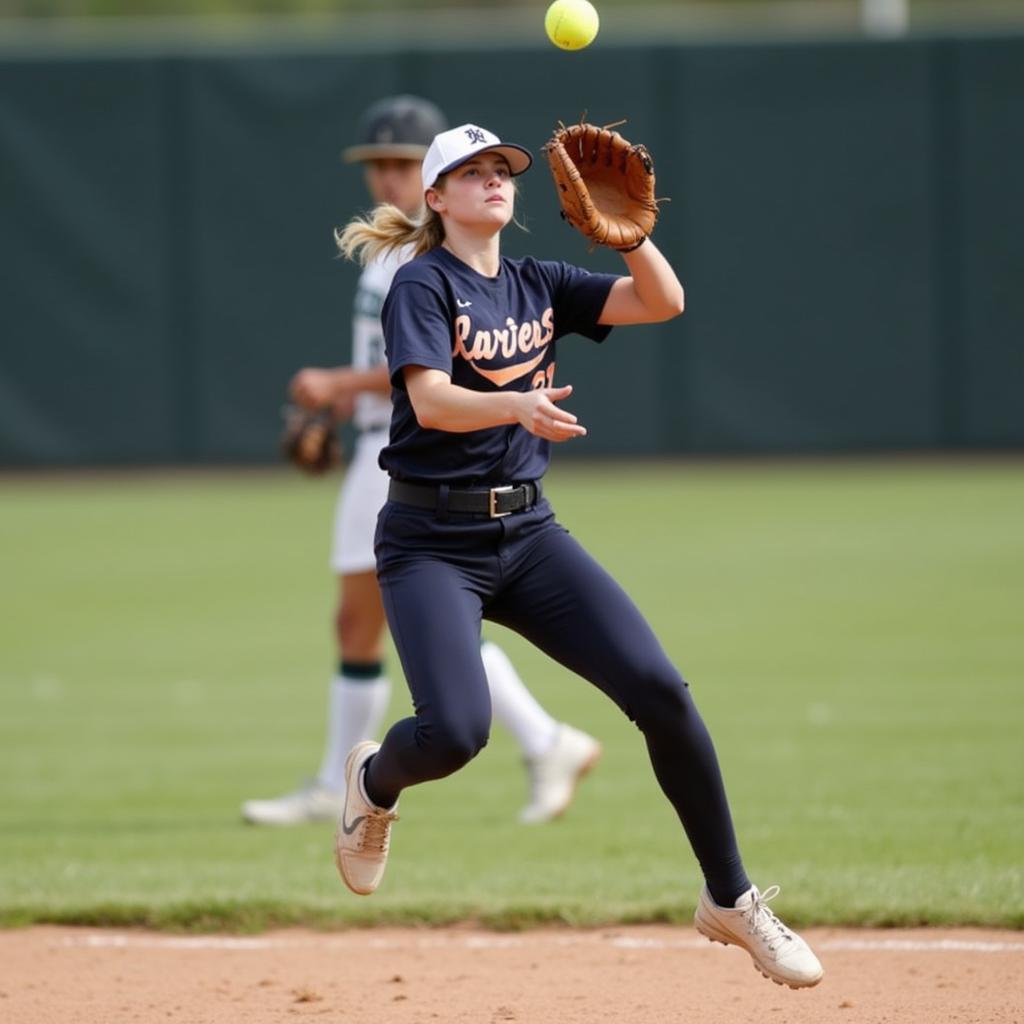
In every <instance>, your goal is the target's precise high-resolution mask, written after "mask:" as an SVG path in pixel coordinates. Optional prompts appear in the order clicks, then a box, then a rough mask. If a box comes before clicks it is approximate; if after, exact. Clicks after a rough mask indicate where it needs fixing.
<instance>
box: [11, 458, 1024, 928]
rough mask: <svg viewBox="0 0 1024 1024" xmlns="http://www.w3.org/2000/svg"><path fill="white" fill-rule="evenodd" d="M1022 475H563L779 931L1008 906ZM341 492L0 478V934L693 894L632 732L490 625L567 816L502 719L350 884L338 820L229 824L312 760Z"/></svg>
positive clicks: (164, 478)
mask: <svg viewBox="0 0 1024 1024" xmlns="http://www.w3.org/2000/svg"><path fill="white" fill-rule="evenodd" d="M1022 470H1024V465H1022V463H1021V462H1020V461H1019V460H1017V461H1014V460H999V461H979V462H968V461H951V462H938V461H911V460H900V459H894V460H891V461H863V460H849V461H844V460H832V461H826V460H822V461H808V462H760V463H759V462H735V463H731V462H726V463H700V462H697V463H692V462H678V463H677V462H664V463H639V464H624V463H594V464H589V465H579V464H576V465H571V466H568V467H565V468H558V469H555V470H553V471H552V473H551V474H550V476H549V480H548V484H549V486H548V491H549V494H550V495H551V497H552V499H553V501H554V503H555V506H556V508H557V510H558V512H559V514H560V517H561V518H562V519H563V521H565V522H566V523H567V524H568V525H569V526H570V527H571V528H572V529H573V532H574V533H575V534H576V535H577V536H578V537H579V538H580V539H581V540H582V541H583V542H584V543H585V544H586V545H587V546H588V547H589V548H590V549H591V550H592V551H593V552H594V554H595V555H597V556H598V557H599V558H600V559H601V560H602V561H603V562H604V563H605V564H606V565H607V566H608V568H609V569H611V570H612V572H613V573H614V574H616V575H617V576H618V578H619V579H620V580H621V581H622V582H623V584H624V585H625V586H626V588H627V589H628V590H629V591H630V592H631V593H632V594H633V596H634V598H635V599H636V600H637V602H638V603H639V604H640V606H641V607H642V608H643V609H644V611H645V612H646V613H647V614H648V616H649V617H650V619H651V621H652V622H653V624H654V626H655V628H656V630H657V631H658V633H659V635H660V636H661V638H662V640H663V641H664V643H665V645H666V647H667V648H668V650H669V652H670V653H671V654H672V656H673V657H674V658H675V659H676V660H677V662H678V664H679V665H680V667H681V669H682V671H683V673H684V674H685V675H686V677H687V678H688V679H689V681H690V683H691V686H692V688H693V692H694V695H695V698H696V700H697V702H698V706H699V707H700V708H701V710H702V712H703V714H704V717H705V718H706V720H707V722H708V724H709V726H710V728H711V731H712V735H713V736H714V737H715V740H716V744H717V747H718V751H719V756H720V758H721V760H722V764H723V769H724V772H725V777H726V783H727V785H728V787H729V792H730V795H731V799H732V803H733V810H734V814H735V817H736V822H737V829H738V832H739V835H740V840H741V844H742V847H743V850H744V854H745V858H746V861H747V865H748V868H749V870H750V872H751V874H752V876H753V877H754V878H755V880H757V881H759V883H760V884H761V885H762V886H764V885H768V884H770V883H773V882H778V883H780V884H781V885H782V887H783V893H782V896H781V897H780V899H779V906H780V909H781V910H782V912H783V913H784V914H785V915H786V916H787V918H789V919H791V920H792V921H793V923H795V924H807V923H864V924H868V923H870V924H909V923H933V924H939V923H943V924H945V923H954V922H959V923H974V924H993V925H1004V926H1010V927H1017V928H1021V927H1024V856H1022V851H1024V741H1022V736H1024V472H1022ZM336 482H337V481H336V479H331V480H325V481H318V482H312V483H311V482H309V481H306V480H301V479H298V478H296V477H293V476H291V475H289V474H287V473H286V472H284V471H282V472H258V473H257V472H254V473H234V474H214V473H212V472H209V473H167V474H162V475H158V474H148V473H137V474H124V475H120V474H115V475H108V476H85V475H68V476H60V475H53V476H38V477H33V476H9V477H0V564H2V581H3V582H2V587H0V602H2V604H0V924H5V925H16V924H23V923H27V922H33V921H55V922H81V923H115V924H129V923H139V924H150V925H156V926H160V927H173V928H186V929H214V928H225V929H258V928H262V927H267V926H270V925H273V924H281V923H291V922H303V923H308V924H314V925H319V926H335V925H346V924H352V923H374V922H397V921H406V922H410V921H417V922H419V921H426V922H435V923H436V922H442V921H448V920H453V919H461V918H473V919H477V920H481V921H484V922H486V923H490V924H493V925H497V926H505V927H512V926H519V925H523V924H528V923H533V922H537V921H546V920H559V921H568V922H575V923H600V922H612V921H648V920H669V921H675V920H685V919H688V918H689V916H690V914H691V913H692V908H693V905H694V900H695V897H696V894H697V891H698V887H699V877H698V873H697V870H696V867H695V864H694V861H693V858H692V855H691V853H690V851H689V848H688V846H687V845H686V843H685V841H684V839H683V836H682V831H681V829H680V827H679V825H678V823H677V821H676V820H675V818H674V815H673V813H672V811H671V808H670V807H669V805H668V803H667V802H666V801H665V800H664V798H663V797H662V796H661V795H660V793H659V792H658V790H657V788H656V785H655V782H654V779H653V776H652V774H651V772H650V768H649V766H648V764H647V761H646V757H645V753H644V749H643V745H642V742H641V738H640V736H639V734H638V733H637V732H636V731H635V730H634V728H633V727H632V726H631V725H630V724H629V722H627V721H626V720H625V719H623V718H621V717H620V715H619V713H618V712H617V711H616V709H615V708H614V707H612V705H610V704H609V703H607V702H606V701H605V700H604V698H602V697H601V696H600V695H599V694H598V693H597V692H596V691H592V690H591V688H590V687H589V686H587V684H585V683H583V682H582V681H581V680H579V679H576V678H572V677H569V676H567V675H566V674H565V673H564V672H563V671H562V670H561V669H559V668H558V667H557V666H555V665H553V664H552V663H550V662H548V661H547V660H546V659H545V658H544V657H543V656H542V655H540V654H539V653H537V652H535V651H534V650H533V649H531V648H530V647H528V646H527V645H525V644H524V643H522V642H521V641H520V640H519V639H518V638H516V637H514V636H512V635H511V634H508V633H506V632H504V631H502V630H497V629H492V630H491V636H493V637H494V638H495V639H497V640H499V642H502V643H503V644H505V645H506V647H507V649H508V651H509V653H510V654H511V655H512V656H513V657H514V659H515V660H516V662H517V664H518V666H519V668H520V670H521V671H522V674H523V675H524V677H525V678H526V679H527V681H528V682H529V683H530V685H531V686H532V687H533V689H534V690H535V692H536V693H537V695H538V696H539V697H540V698H541V699H542V700H543V701H544V702H545V703H546V704H547V705H548V706H549V708H550V709H551V710H552V711H553V712H554V713H555V714H557V715H558V716H559V717H561V718H564V719H567V720H571V721H572V722H574V723H576V724H578V725H581V726H582V727H584V728H586V729H588V730H589V731H591V732H593V733H595V734H596V735H598V736H599V737H601V739H602V740H603V741H604V743H605V757H604V759H603V761H602V763H601V765H600V767H599V768H598V770H597V771H596V772H595V773H594V774H593V775H592V776H591V777H590V778H589V779H588V780H587V782H586V783H585V784H584V786H583V787H582V788H581V790H580V793H579V797H578V799H577V802H576V804H575V805H574V806H573V808H572V810H571V812H570V813H569V815H568V816H567V817H566V818H565V819H563V820H562V821H560V822H558V823H556V824H554V825H550V826H544V827H540V828H534V829H527V828H523V827H521V826H518V825H517V824H516V823H515V814H516V811H517V810H518V808H519V806H520V804H521V803H522V802H523V799H524V796H525V777H524V775H523V772H522V770H521V768H520V765H519V763H518V757H517V753H516V749H515V747H514V745H513V743H512V741H511V740H510V738H509V737H508V736H507V735H505V734H503V733H501V732H500V731H499V730H497V729H496V730H495V733H494V736H493V738H492V740H491V743H490V745H489V746H488V748H487V749H486V750H485V751H484V752H483V754H482V755H481V756H480V757H479V758H478V759H477V760H476V761H475V762H474V763H473V764H471V765H470V766H469V767H468V768H466V769H465V770H464V771H462V772H460V773H459V774H457V775H456V776H455V777H453V778H450V779H447V780H444V781H443V782H438V783H433V784H431V785H427V786H423V787H418V788H417V789H414V790H410V791H409V792H407V793H406V794H405V796H404V797H403V800H402V807H401V814H402V821H401V823H400V824H399V825H398V826H397V827H396V831H395V837H394V846H393V855H392V860H391V864H390V865H389V868H388V876H387V878H386V879H385V882H384V885H383V887H382V889H381V890H380V891H379V892H378V893H377V894H376V895H375V896H374V897H372V898H371V899H366V898H360V897H356V896H353V895H352V894H350V893H349V892H348V890H346V889H345V888H344V887H343V885H342V884H341V882H340V881H339V879H338V878H337V877H336V875H335V869H334V865H333V861H332V853H331V850H332V828H331V827H330V826H329V825H327V826H319V827H317V826H308V827H303V828H299V829H295V830H280V831H276V830H275V831H270V830H260V829H254V828H251V827H247V826H245V825H243V824H242V823H241V821H240V819H239V816H238V806H239V804H240V802H241V801H242V800H243V799H245V798H247V797H252V796H270V795H274V794H276V793H278V792H281V791H283V790H284V789H286V788H290V787H291V786H292V785H294V784H295V783H297V782H298V781H300V780H301V778H302V777H303V776H305V775H308V774H310V773H312V772H313V771H314V770H315V768H316V766H317V764H318V762H319V756H320V749H321V742H322V735H323V719H324V704H325V698H326V688H327V681H328V676H329V673H330V670H331V666H332V661H333V651H332V643H331V637H330V631H329V629H330V618H331V612H332V606H333V600H334V581H333V578H332V577H331V576H330V574H329V572H328V570H327V568H326V556H327V543H328V526H329V519H330V516H331V512H332V507H333V501H334V492H335V487H336ZM392 666H393V668H394V671H395V673H397V666H395V664H394V662H392ZM395 682H396V685H395V696H394V700H393V713H394V716H396V717H397V716H399V715H404V714H405V713H407V708H408V699H407V695H406V692H405V688H404V685H403V684H402V682H401V679H400V677H398V678H397V679H396V681H395Z"/></svg>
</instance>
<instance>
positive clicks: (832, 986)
mask: <svg viewBox="0 0 1024 1024" xmlns="http://www.w3.org/2000/svg"><path fill="white" fill-rule="evenodd" d="M806 936H807V938H808V940H809V941H810V942H811V944H812V945H813V946H814V947H815V949H816V951H817V952H818V954H819V956H820V957H821V960H822V962H823V963H824V965H825V972H826V974H825V980H824V981H823V982H822V983H821V985H819V986H818V987H817V988H815V989H811V990H806V991H800V992H793V991H790V990H789V989H784V988H780V987H778V986H776V985H773V984H771V983H770V982H768V981H765V980H764V979H763V978H762V977H761V976H760V975H759V974H758V973H756V972H755V971H754V970H753V968H752V967H751V965H750V961H749V959H748V957H747V956H746V954H745V953H743V952H741V951H739V950H736V949H726V948H724V947H722V946H712V945H711V944H710V943H708V942H706V941H704V940H703V939H700V937H699V936H697V935H696V934H695V933H694V932H692V931H690V930H688V929H686V928H670V927H660V926H659V927H629V928H602V929H595V930H587V931H583V930H570V929H545V930H539V931H531V932H521V933H516V934H510V935H505V934H496V933H494V932H483V931H477V930H472V929H468V928H454V929H437V930H426V929H425V930H416V929H412V930H407V929H375V930H368V931H349V932H339V933H330V934H319V933H312V932H306V931H283V932H274V933H270V934H266V935H261V936H255V937H250V938H236V937H230V936H202V937H189V938H187V937H176V936H168V935H162V934H153V933H148V932H130V931H103V930H98V929H91V928H90V929H68V928H31V929H26V930H20V931H4V932H0V1020H2V1021H3V1022H5V1024H122V1022H140V1021H144V1022H158V1021H159V1022H164V1021H170V1022H175V1024H228V1022H230V1024H243V1022H244V1024H272V1022H280V1021H287V1022H294V1021H298V1020H301V1019H302V1018H306V1017H308V1018H311V1019H315V1020H317V1021H324V1022H328V1021H329V1022H335V1021H337V1022H339V1024H430V1022H433V1021H441V1022H444V1024H462V1022H466V1024H470V1022H471V1024H504V1022H521V1024H525V1022H528V1024H535V1022H536V1024H541V1022H543V1024H548V1022H552V1024H596V1022H605V1021H607V1022H609V1024H611V1022H614V1024H660V1022H679V1024H683V1022H685V1024H739V1022H743V1024H762V1022H768V1024H773V1022H778V1024H833V1022H842V1024H876V1022H877V1024H882V1022H884V1024H897V1022H899V1024H916V1022H921V1024H947V1022H955V1024H1024V934H1021V933H1016V932H983V931H977V930H956V931H945V930H944V931H939V930H915V931H869V930H863V931H860V930H858V931H839V930H831V929H829V930H817V931H813V930H812V931H809V932H807V933H806Z"/></svg>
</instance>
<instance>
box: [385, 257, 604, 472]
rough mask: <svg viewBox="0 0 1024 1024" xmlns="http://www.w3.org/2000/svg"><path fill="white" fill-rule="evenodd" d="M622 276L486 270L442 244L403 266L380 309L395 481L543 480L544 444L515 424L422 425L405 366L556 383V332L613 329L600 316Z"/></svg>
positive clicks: (483, 383) (545, 267)
mask: <svg viewBox="0 0 1024 1024" xmlns="http://www.w3.org/2000/svg"><path fill="white" fill-rule="evenodd" d="M616 280H618V278H617V276H616V275H614V274H592V273H590V272H588V271H586V270H582V269H581V268H579V267H574V266H571V265H570V264H568V263H557V262H543V261H541V260H535V259H533V258H532V257H527V258H526V259H522V260H512V259H506V258H505V257H502V258H501V266H500V269H499V271H498V274H497V276H496V277H486V276H485V275H483V274H480V273H478V272H477V271H475V270H473V268H472V267H469V266H467V265H466V264H465V263H463V262H462V261H461V260H460V259H458V257H456V256H454V255H452V253H450V252H448V250H447V249H443V248H437V249H432V250H431V251H430V252H428V253H425V254H424V255H422V256H419V257H417V258H416V259H414V260H412V261H411V262H410V263H407V264H406V265H405V266H404V267H402V268H401V269H400V270H399V271H398V273H397V274H396V275H395V279H394V282H393V283H392V285H391V290H390V292H389V293H388V297H387V300H386V301H385V303H384V309H383V312H382V319H383V321H384V343H385V350H386V353H387V360H388V369H389V370H390V372H391V383H392V385H393V386H392V403H393V406H394V412H393V413H392V417H391V438H390V444H389V445H388V446H387V447H386V448H385V449H384V451H383V452H381V456H380V464H381V466H382V467H383V468H384V469H386V470H387V471H388V473H390V474H391V476H393V477H395V478H397V479H399V480H419V481H424V482H430V483H446V484H451V485H456V486H461V487H469V486H475V485H484V484H486V485H494V484H500V483H515V482H521V481H524V480H538V479H540V477H542V476H543V475H544V471H545V470H546V469H547V465H548V457H549V447H550V446H549V444H548V442H547V441H545V440H543V439H542V438H539V437H535V436H534V435H533V434H531V433H529V431H527V430H524V429H523V428H522V427H521V426H519V424H512V425H511V426H501V427H490V428H488V429H486V430H474V431H469V432H466V433H449V432H448V431H443V430H427V429H424V428H423V427H421V426H420V425H419V424H418V423H417V422H416V415H415V413H414V412H413V409H412V403H411V402H410V401H409V395H408V393H407V392H406V390H405V382H404V378H403V374H402V370H403V369H404V368H405V367H406V366H424V367H427V368H428V369H432V370H442V371H444V372H445V373H447V374H449V375H450V376H451V380H452V383H453V384H457V385H459V386H460V387H465V388H471V389H472V390H474V391H499V390H506V391H507V390H514V391H526V390H528V389H530V388H539V387H552V386H553V385H554V379H555V342H556V341H557V339H558V338H560V337H562V336H563V335H565V334H582V335H583V336H584V337H587V338H590V339H591V340H593V341H603V340H604V339H605V338H606V337H607V336H608V332H609V331H610V330H611V328H610V327H607V326H601V325H599V324H598V322H597V320H598V317H600V315H601V311H602V310H603V309H604V304H605V301H606V299H607V298H608V292H609V291H610V290H611V287H612V284H613V283H614V282H615V281H616Z"/></svg>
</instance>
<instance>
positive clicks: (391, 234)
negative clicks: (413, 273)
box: [334, 203, 444, 267]
mask: <svg viewBox="0 0 1024 1024" xmlns="http://www.w3.org/2000/svg"><path fill="white" fill-rule="evenodd" d="M334 241H335V242H336V243H337V245H338V250H339V251H340V252H341V254H342V256H344V257H345V258H346V259H349V260H355V261H356V262H357V263H359V264H361V265H362V266H364V267H365V266H366V264H367V263H370V262H372V261H373V260H375V259H376V258H377V257H378V256H382V255H384V254H385V253H388V252H391V251H393V250H395V249H403V248H405V247H406V246H409V247H410V249H411V253H412V255H413V256H421V255H422V254H423V253H425V252H429V251H430V250H431V249H436V248H437V247H438V246H439V245H440V244H441V243H442V242H443V241H444V224H443V223H442V221H441V217H440V215H439V214H437V213H436V212H435V211H433V210H431V209H427V210H425V211H424V213H423V215H422V217H421V218H420V219H419V220H414V219H413V218H412V217H409V216H407V215H406V214H404V213H403V212H402V211H401V210H400V209H399V208H398V207H397V206H392V205H391V204H390V203H383V204H381V205H380V206H378V207H377V208H376V209H374V210H373V211H372V212H371V213H370V214H369V215H368V216H366V217H356V218H354V219H353V220H350V221H349V222H348V224H347V225H345V227H344V228H342V229H341V230H339V229H337V228H335V229H334Z"/></svg>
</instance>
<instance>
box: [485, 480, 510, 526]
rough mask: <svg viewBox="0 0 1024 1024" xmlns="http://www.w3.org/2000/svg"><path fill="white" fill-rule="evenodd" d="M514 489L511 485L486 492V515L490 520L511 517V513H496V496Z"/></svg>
mask: <svg viewBox="0 0 1024 1024" xmlns="http://www.w3.org/2000/svg"><path fill="white" fill-rule="evenodd" d="M514 490H515V488H514V487H513V486H512V485H511V484H505V486H504V487H492V488H491V489H490V491H489V492H488V504H487V514H488V515H489V516H490V517H491V518H492V519H501V518H502V517H503V516H510V515H512V513H511V512H499V511H498V495H499V494H508V493H509V491H514Z"/></svg>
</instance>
